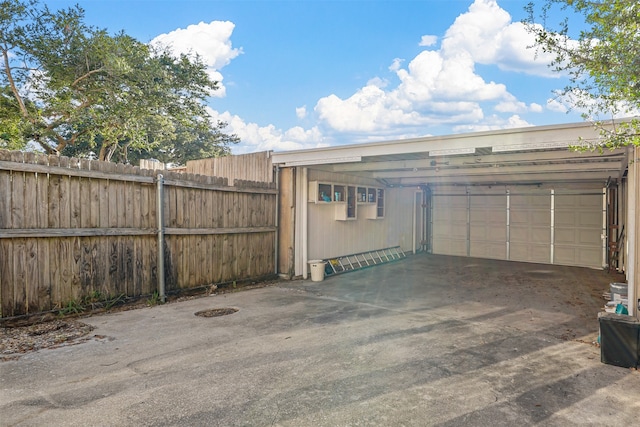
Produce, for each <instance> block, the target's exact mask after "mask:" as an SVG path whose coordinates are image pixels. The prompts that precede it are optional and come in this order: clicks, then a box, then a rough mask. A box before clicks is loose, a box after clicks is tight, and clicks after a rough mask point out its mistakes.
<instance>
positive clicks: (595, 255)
mask: <svg viewBox="0 0 640 427" xmlns="http://www.w3.org/2000/svg"><path fill="white" fill-rule="evenodd" d="M601 263H602V251H601V250H598V249H597V248H593V247H580V246H563V245H556V246H555V248H554V264H563V265H575V266H583V267H594V266H598V265H600V264H601Z"/></svg>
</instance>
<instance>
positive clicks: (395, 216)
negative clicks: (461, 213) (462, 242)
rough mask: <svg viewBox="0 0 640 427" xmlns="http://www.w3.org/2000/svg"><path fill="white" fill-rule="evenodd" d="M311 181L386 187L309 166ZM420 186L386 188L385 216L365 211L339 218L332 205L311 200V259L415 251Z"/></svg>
mask: <svg viewBox="0 0 640 427" xmlns="http://www.w3.org/2000/svg"><path fill="white" fill-rule="evenodd" d="M309 181H320V182H329V183H340V184H346V185H354V186H358V185H360V186H371V187H378V188H384V187H383V186H382V185H381V184H380V183H379V182H377V181H375V180H371V179H365V178H359V177H354V176H350V175H344V174H337V173H331V172H326V171H320V170H313V169H309ZM416 189H417V188H385V217H384V218H380V219H366V218H365V217H364V216H363V214H362V213H360V214H358V212H357V211H356V216H357V218H356V219H354V220H348V221H338V220H336V219H335V208H334V206H333V205H332V204H323V203H313V202H307V201H303V203H307V207H308V227H309V237H308V258H309V259H325V258H331V257H335V256H340V255H348V254H353V253H357V252H366V251H370V250H374V249H382V248H386V247H390V246H400V247H402V249H403V250H404V251H411V250H413V247H412V245H413V235H412V233H413V203H414V198H415V191H416Z"/></svg>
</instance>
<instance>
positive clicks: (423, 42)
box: [418, 35, 438, 47]
mask: <svg viewBox="0 0 640 427" xmlns="http://www.w3.org/2000/svg"><path fill="white" fill-rule="evenodd" d="M436 43H438V36H431V35H425V36H422V38H421V39H420V43H418V46H426V47H429V46H433V45H434V44H436Z"/></svg>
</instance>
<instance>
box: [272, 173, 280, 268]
mask: <svg viewBox="0 0 640 427" xmlns="http://www.w3.org/2000/svg"><path fill="white" fill-rule="evenodd" d="M275 175H276V176H275V181H276V191H277V193H276V218H275V226H276V238H275V242H274V245H275V253H274V254H273V259H274V266H273V267H274V274H278V262H279V260H278V253H279V251H280V248H279V247H278V245H279V244H280V166H276V167H275Z"/></svg>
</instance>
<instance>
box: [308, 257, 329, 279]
mask: <svg viewBox="0 0 640 427" xmlns="http://www.w3.org/2000/svg"><path fill="white" fill-rule="evenodd" d="M325 264H326V262H324V261H322V260H321V259H314V260H311V261H309V267H310V268H311V281H312V282H322V281H323V280H324V266H325Z"/></svg>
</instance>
